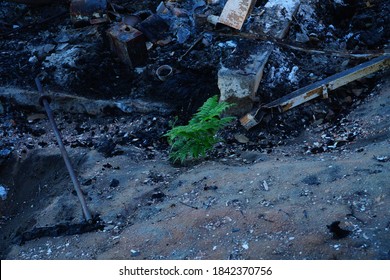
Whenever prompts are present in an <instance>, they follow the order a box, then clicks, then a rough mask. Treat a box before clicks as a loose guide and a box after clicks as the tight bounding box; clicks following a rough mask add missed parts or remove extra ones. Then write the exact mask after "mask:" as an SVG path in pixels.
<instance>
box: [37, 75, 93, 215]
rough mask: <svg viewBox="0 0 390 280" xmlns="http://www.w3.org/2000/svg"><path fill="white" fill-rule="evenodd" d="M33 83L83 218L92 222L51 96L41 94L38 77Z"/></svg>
mask: <svg viewBox="0 0 390 280" xmlns="http://www.w3.org/2000/svg"><path fill="white" fill-rule="evenodd" d="M35 83H36V85H37V88H38V91H39V93H40V95H41V97H40V98H39V103H40V104H41V105H42V106H43V107H44V108H45V110H46V113H47V116H48V118H49V121H50V124H51V126H52V128H53V131H54V135H55V136H56V138H57V142H58V146H59V147H60V150H61V154H62V157H63V158H64V161H65V165H66V168H67V169H68V172H69V175H70V178H71V179H72V182H73V185H74V189H75V191H76V193H77V197H78V198H79V200H80V203H81V207H82V209H83V213H84V217H85V220H86V221H87V222H88V223H91V222H92V216H91V213H90V211H89V209H88V207H87V204H86V203H85V199H84V196H83V193H82V192H81V188H80V183H79V181H78V179H77V177H76V174H75V172H74V170H73V167H72V164H71V162H70V159H69V156H68V153H67V152H66V150H65V146H64V143H63V142H62V137H61V133H60V131H59V130H58V128H57V124H56V122H55V120H54V117H53V112H52V110H51V109H50V105H49V104H50V102H51V98H50V97H49V96H47V95H44V94H43V89H42V85H41V82H40V81H39V79H38V78H36V79H35Z"/></svg>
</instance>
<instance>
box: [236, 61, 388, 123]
mask: <svg viewBox="0 0 390 280" xmlns="http://www.w3.org/2000/svg"><path fill="white" fill-rule="evenodd" d="M389 66H390V55H383V56H380V57H377V58H374V59H372V60H370V61H367V62H365V63H362V64H359V65H357V66H355V67H353V68H350V69H347V70H345V71H342V72H340V73H338V74H335V75H332V76H330V77H328V78H326V79H324V80H321V81H318V82H315V83H314V84H311V85H308V86H306V87H303V88H300V89H298V90H296V91H294V92H292V93H290V94H287V95H285V96H283V97H282V98H279V99H277V100H275V101H273V102H270V103H268V104H265V105H263V106H261V107H260V108H257V109H255V110H254V111H253V112H251V113H248V114H247V115H245V116H244V117H242V118H241V119H240V122H241V124H242V125H243V126H244V127H245V128H246V129H250V128H252V127H254V126H256V125H257V124H258V123H260V122H261V119H262V117H263V116H264V114H265V111H267V110H269V109H272V108H278V109H279V110H280V111H282V112H285V111H287V110H290V109H292V108H294V107H296V106H299V105H301V104H303V103H305V102H308V101H310V100H312V99H314V98H317V97H320V96H322V97H323V98H328V96H329V92H330V91H332V90H335V89H337V88H339V87H341V86H344V85H346V84H348V83H350V82H352V81H355V80H357V79H360V78H362V77H365V76H367V75H370V74H372V73H375V72H377V71H379V70H382V69H385V68H387V67H389Z"/></svg>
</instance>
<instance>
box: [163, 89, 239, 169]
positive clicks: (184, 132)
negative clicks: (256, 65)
mask: <svg viewBox="0 0 390 280" xmlns="http://www.w3.org/2000/svg"><path fill="white" fill-rule="evenodd" d="M231 106H233V104H229V103H227V102H218V96H216V95H215V96H213V97H210V98H209V99H207V100H206V102H205V103H204V104H203V105H202V107H200V108H199V109H198V112H197V113H195V114H194V116H193V117H192V119H191V120H190V121H189V122H188V125H183V126H176V127H173V128H172V129H171V130H170V131H168V132H167V133H166V134H165V136H167V137H168V143H169V144H170V145H171V150H170V153H169V158H170V159H171V160H172V161H173V162H176V161H177V160H180V162H182V163H183V162H184V161H185V160H186V159H187V158H193V159H196V158H199V157H200V156H205V155H206V152H207V151H208V150H210V149H211V148H212V147H213V146H214V144H215V143H217V142H218V141H220V140H219V139H218V138H217V137H216V133H217V132H218V130H220V129H221V128H222V127H223V126H225V125H226V124H228V123H229V122H231V121H232V120H233V119H234V118H233V117H224V118H221V117H220V115H221V114H222V113H223V112H224V111H225V110H226V109H227V108H229V107H231Z"/></svg>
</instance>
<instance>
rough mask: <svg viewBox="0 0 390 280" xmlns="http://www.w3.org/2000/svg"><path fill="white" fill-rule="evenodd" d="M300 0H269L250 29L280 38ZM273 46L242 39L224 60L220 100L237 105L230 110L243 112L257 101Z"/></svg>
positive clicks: (219, 75)
mask: <svg viewBox="0 0 390 280" xmlns="http://www.w3.org/2000/svg"><path fill="white" fill-rule="evenodd" d="M299 3H300V1H299V0H269V1H268V3H267V4H266V5H265V6H264V10H265V12H264V13H263V14H262V15H261V16H260V15H259V16H254V17H253V22H252V24H251V26H250V28H249V32H250V33H254V34H262V33H266V34H268V35H270V36H273V37H276V38H279V39H281V38H283V37H285V36H286V34H287V31H288V28H289V26H290V22H291V20H292V17H293V15H294V14H295V13H296V12H297V10H298V7H299ZM273 48H274V46H273V44H271V43H265V42H258V41H254V40H252V41H250V40H244V39H242V40H241V41H240V42H239V43H238V45H237V47H236V49H235V51H234V53H232V55H230V56H229V57H228V58H227V59H226V60H225V61H223V62H222V65H221V68H220V70H219V71H218V87H219V89H220V92H221V97H220V101H228V102H234V103H236V105H237V106H235V107H232V108H231V109H230V110H229V112H228V113H229V114H231V115H235V116H242V115H243V114H245V113H247V112H249V111H250V110H251V109H252V106H253V103H254V101H256V100H257V99H258V98H259V97H257V96H256V92H257V90H258V88H259V85H260V81H261V78H262V76H263V70H264V67H265V65H266V63H267V61H268V57H269V55H270V54H271V52H272V50H273Z"/></svg>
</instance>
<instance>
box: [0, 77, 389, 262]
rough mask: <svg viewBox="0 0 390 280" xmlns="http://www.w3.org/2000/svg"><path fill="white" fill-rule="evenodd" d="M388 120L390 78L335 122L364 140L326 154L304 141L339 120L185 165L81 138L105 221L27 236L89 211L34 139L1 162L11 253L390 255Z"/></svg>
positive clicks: (80, 158) (88, 183)
mask: <svg viewBox="0 0 390 280" xmlns="http://www.w3.org/2000/svg"><path fill="white" fill-rule="evenodd" d="M389 120H390V84H389V82H388V79H387V77H384V78H383V79H382V80H381V81H380V82H379V83H378V85H377V86H376V87H375V88H374V90H373V91H372V93H371V94H370V95H369V96H368V97H367V98H366V100H365V101H364V102H362V103H361V104H360V105H358V106H357V107H356V108H355V109H354V110H353V111H352V112H351V113H350V114H348V115H347V116H346V117H345V118H344V120H343V121H342V122H341V123H340V124H339V126H338V129H339V131H340V129H341V130H342V131H359V133H358V136H357V137H356V138H355V140H354V141H351V142H349V143H346V144H345V145H343V146H341V147H337V148H335V149H332V150H329V151H326V152H323V153H317V154H313V153H307V152H304V151H303V149H302V147H303V146H305V145H316V144H313V143H316V142H320V141H321V139H322V138H324V135H327V133H331V132H332V131H333V130H332V129H334V128H332V127H327V126H324V125H311V126H309V127H308V128H307V129H306V130H305V131H303V132H302V133H301V135H300V136H299V137H297V138H295V139H294V140H291V141H290V142H289V143H288V144H287V145H283V146H280V147H277V148H275V149H274V150H273V152H272V153H269V154H268V153H262V152H255V151H243V152H241V153H239V154H233V155H232V156H231V157H225V158H219V159H215V160H212V159H209V160H206V161H200V162H197V163H192V164H189V165H188V166H184V167H178V166H173V165H172V164H170V163H169V161H167V155H166V154H165V153H157V154H156V156H155V157H154V158H153V159H150V160H148V159H145V151H144V150H142V149H137V148H136V147H128V146H127V147H126V146H123V147H122V150H123V153H122V154H120V155H113V156H111V157H105V156H104V155H103V154H102V153H100V152H98V151H96V150H95V149H88V148H80V147H76V148H74V149H72V150H71V152H70V155H71V158H72V161H73V162H74V164H75V166H76V170H77V172H78V174H79V176H80V178H81V179H80V180H81V182H82V189H83V192H84V194H85V196H86V198H87V204H88V206H89V208H90V209H91V211H92V212H93V213H94V214H98V215H99V217H100V219H101V221H102V227H103V228H102V229H100V230H94V231H91V232H86V233H83V234H73V235H60V236H53V235H55V234H52V236H46V237H45V236H43V237H41V238H37V239H34V240H29V241H25V242H22V243H20V239H15V236H17V234H18V233H22V232H24V231H30V230H31V229H32V228H34V227H35V228H36V227H47V226H53V225H58V224H61V223H68V224H77V223H81V222H82V220H83V217H82V213H81V209H80V208H81V207H80V205H79V203H78V201H77V197H76V196H75V194H72V185H71V183H70V180H69V177H68V175H67V172H66V169H65V167H64V166H63V163H62V158H61V156H60V154H59V151H58V150H57V148H56V147H55V146H53V147H51V146H49V147H45V148H42V149H39V150H34V151H33V152H32V153H31V154H30V155H29V156H28V157H26V159H25V160H17V161H13V162H7V165H6V166H4V164H3V166H2V169H1V172H0V173H1V174H0V175H1V176H2V178H4V176H5V175H4V174H8V175H9V174H11V173H12V172H14V173H12V174H13V177H12V178H13V179H12V180H14V183H15V184H19V185H21V186H22V188H19V189H18V190H15V191H14V193H12V194H10V195H11V196H12V199H9V200H6V201H5V202H7V201H9V202H8V204H7V205H6V206H7V208H6V209H5V207H2V215H3V220H2V224H1V227H2V252H3V258H6V259H389V258H390V235H389V230H390V218H389V217H390V210H389V209H390V207H389V205H390V185H389V184H390V180H389V174H390V149H389V148H390V140H389V139H390V130H389V127H390V121H389ZM27 176H28V177H27ZM8 177H9V176H8ZM25 178H31V180H29V181H28V182H26V181H25ZM8 180H10V179H8ZM2 183H7V184H11V182H9V181H8V182H2ZM10 200H12V201H10ZM16 201H18V203H17V205H15V202H16ZM2 203H3V204H2V206H4V205H5V204H4V201H3V202H2ZM5 212H7V215H8V218H7V219H4V216H5ZM337 221H339V222H340V223H339V224H337ZM331 225H332V226H331ZM15 233H16V234H15Z"/></svg>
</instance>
